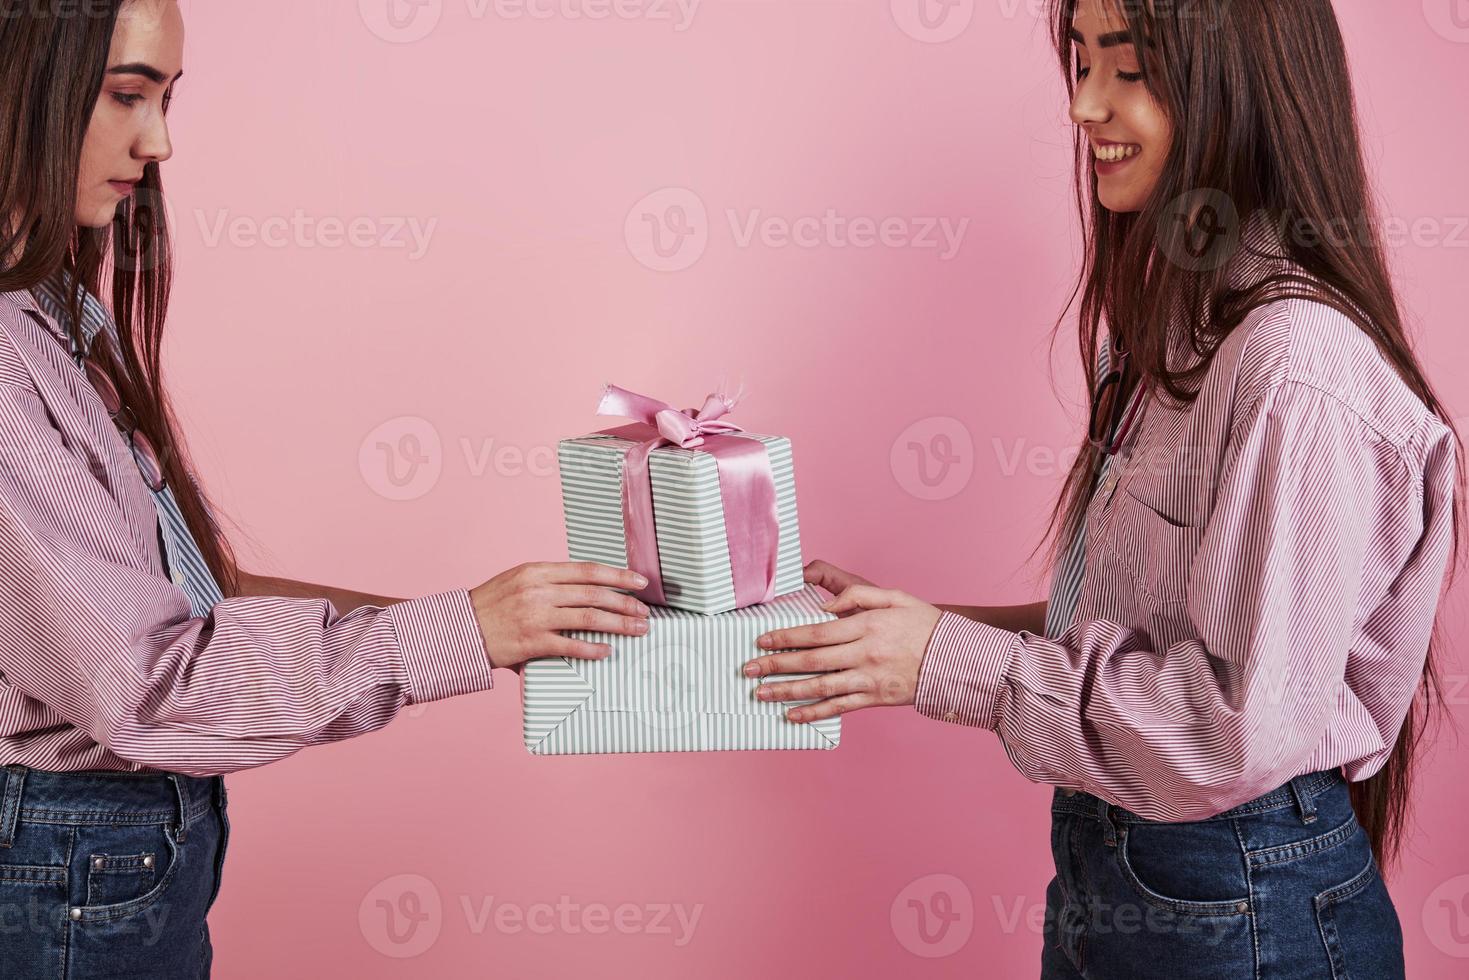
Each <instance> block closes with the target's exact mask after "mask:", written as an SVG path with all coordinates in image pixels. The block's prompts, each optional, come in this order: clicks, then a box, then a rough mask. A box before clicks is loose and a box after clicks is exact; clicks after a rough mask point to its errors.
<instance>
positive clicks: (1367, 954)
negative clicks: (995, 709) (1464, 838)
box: [1041, 770, 1403, 980]
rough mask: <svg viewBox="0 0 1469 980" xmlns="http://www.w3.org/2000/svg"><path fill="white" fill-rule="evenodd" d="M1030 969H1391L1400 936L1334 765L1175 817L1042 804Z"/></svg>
mask: <svg viewBox="0 0 1469 980" xmlns="http://www.w3.org/2000/svg"><path fill="white" fill-rule="evenodd" d="M1051 850H1052V852H1053V855H1054V857H1055V861H1056V876H1055V877H1054V878H1053V879H1051V883H1050V885H1049V886H1048V887H1047V889H1046V918H1045V942H1044V947H1043V951H1042V954H1041V977H1042V980H1078V978H1084V980H1114V978H1117V980H1152V978H1155V977H1156V978H1167V980H1188V978H1192V977H1209V978H1215V977H1218V978H1228V980H1235V978H1254V980H1275V978H1281V980H1285V978H1289V980H1318V978H1319V980H1401V978H1402V977H1403V934H1402V928H1401V926H1400V925H1399V923H1398V915H1397V911H1396V910H1395V909H1394V908H1393V903H1392V899H1391V898H1390V897H1389V896H1388V893H1387V888H1386V886H1384V884H1383V882H1382V878H1381V876H1380V875H1379V874H1378V868H1377V863H1376V861H1375V860H1374V859H1373V857H1372V849H1371V846H1370V845H1369V843H1368V840H1367V835H1366V833H1365V832H1364V831H1363V830H1362V825H1361V824H1360V823H1358V822H1357V818H1356V815H1355V814H1354V813H1353V812H1352V806H1351V801H1350V798H1349V796H1348V792H1347V783H1346V780H1345V779H1344V778H1343V777H1342V775H1341V773H1340V771H1338V770H1331V771H1326V772H1316V773H1309V774H1306V775H1302V776H1297V777H1296V778H1295V779H1293V780H1291V781H1290V782H1288V783H1286V784H1285V785H1284V786H1281V787H1280V788H1279V789H1276V790H1274V791H1272V792H1270V793H1266V794H1265V795H1264V796H1260V797H1257V798H1255V799H1253V800H1251V801H1250V802H1248V803H1244V804H1241V805H1240V806H1237V807H1235V808H1234V809H1232V810H1226V811H1225V812H1223V813H1220V814H1217V815H1215V816H1213V817H1209V818H1208V819H1205V820H1199V821H1192V822H1188V823H1163V822H1159V821H1153V820H1145V819H1143V818H1142V817H1139V816H1137V815H1136V814H1134V813H1131V812H1130V811H1127V810H1124V809H1122V808H1121V807H1118V806H1113V805H1112V804H1110V803H1107V802H1105V801H1104V800H1101V799H1099V798H1097V797H1096V796H1093V795H1091V794H1089V793H1076V794H1074V795H1070V796H1068V795H1066V794H1065V793H1064V792H1063V791H1062V790H1060V789H1057V790H1056V792H1055V795H1054V798H1053V802H1052V804H1051Z"/></svg>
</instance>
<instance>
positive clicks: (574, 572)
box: [546, 561, 648, 592]
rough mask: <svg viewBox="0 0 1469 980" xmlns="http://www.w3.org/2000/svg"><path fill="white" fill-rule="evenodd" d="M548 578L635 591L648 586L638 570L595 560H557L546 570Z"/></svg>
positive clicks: (558, 582) (572, 583) (556, 581)
mask: <svg viewBox="0 0 1469 980" xmlns="http://www.w3.org/2000/svg"><path fill="white" fill-rule="evenodd" d="M546 576H547V580H548V581H550V582H553V583H556V584H560V585H605V586H607V587H608V588H612V589H630V590H632V591H634V592H636V591H638V590H640V589H645V588H647V587H648V580H647V579H646V578H644V577H643V576H641V575H639V574H638V573H637V572H634V571H631V570H629V569H626V568H618V567H617V566H615V565H603V564H601V563H600V562H595V561H565V562H555V563H553V564H552V565H550V567H549V568H548V569H547V571H546Z"/></svg>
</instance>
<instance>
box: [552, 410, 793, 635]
mask: <svg viewBox="0 0 1469 980" xmlns="http://www.w3.org/2000/svg"><path fill="white" fill-rule="evenodd" d="M736 435H737V436H740V437H744V438H748V439H758V440H760V441H761V442H763V443H765V448H766V452H768V453H769V454H770V469H771V472H772V474H773V475H774V477H775V496H776V516H777V517H778V519H779V522H780V546H779V549H778V550H777V557H776V567H775V595H776V596H782V595H788V594H790V593H792V592H797V591H799V590H800V589H802V588H803V587H804V586H805V584H806V583H805V576H804V573H803V569H804V565H805V562H804V561H802V559H801V525H800V521H799V519H798V518H797V515H796V475H795V466H794V462H793V460H792V456H791V441H790V440H789V439H787V438H785V437H784V436H764V435H757V434H755V433H751V432H742V433H736ZM635 445H637V443H636V442H634V441H632V440H631V439H623V438H621V437H619V436H604V435H592V436H583V437H581V438H578V439H564V440H562V441H561V444H560V446H559V448H558V453H557V455H558V458H559V462H560V468H561V499H562V504H563V506H564V508H565V512H566V539H567V545H568V548H569V551H570V553H571V560H572V561H595V562H601V563H603V564H605V565H616V566H617V567H619V568H626V567H627V540H626V537H625V535H624V532H623V522H622V464H623V458H624V457H625V456H626V455H627V451H628V450H629V449H631V448H632V447H633V446H635ZM648 471H649V476H650V477H651V480H652V484H653V515H654V523H655V525H656V530H655V533H656V535H657V538H658V560H659V568H660V571H661V574H662V577H663V592H664V596H665V600H666V602H667V604H668V605H670V606H674V607H675V608H678V609H687V610H689V611H690V612H697V613H703V614H704V615H706V616H713V615H717V614H719V613H723V612H727V611H729V610H731V609H734V608H735V591H734V573H733V572H732V571H731V570H730V566H729V541H728V539H727V537H726V536H725V529H724V509H723V506H722V504H721V500H720V495H719V470H718V468H717V464H716V462H715V459H714V457H713V456H711V455H710V454H708V453H706V452H702V451H700V450H697V449H680V448H678V447H677V446H665V447H663V448H661V449H655V450H653V452H652V453H651V454H650V455H649V457H648Z"/></svg>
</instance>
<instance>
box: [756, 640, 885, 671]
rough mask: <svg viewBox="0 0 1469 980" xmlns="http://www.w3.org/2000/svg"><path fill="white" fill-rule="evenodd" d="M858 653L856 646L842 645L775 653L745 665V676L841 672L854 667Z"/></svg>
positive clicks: (853, 644)
mask: <svg viewBox="0 0 1469 980" xmlns="http://www.w3.org/2000/svg"><path fill="white" fill-rule="evenodd" d="M860 652H861V651H860V650H859V649H858V648H857V644H855V643H843V644H839V645H838V646H833V647H817V648H816V649H814V650H798V651H796V652H794V653H777V654H774V655H772V656H769V657H758V658H756V659H754V660H751V661H750V662H749V663H747V664H745V676H746V677H769V676H771V675H772V674H815V673H818V672H820V671H828V670H842V669H845V668H847V667H851V666H854V665H855V664H856V663H857V661H858V657H859V655H860Z"/></svg>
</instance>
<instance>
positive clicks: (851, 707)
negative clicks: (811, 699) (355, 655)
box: [786, 694, 877, 724]
mask: <svg viewBox="0 0 1469 980" xmlns="http://www.w3.org/2000/svg"><path fill="white" fill-rule="evenodd" d="M875 704H877V701H876V700H874V699H873V697H872V695H870V694H844V695H842V696H841V697H837V698H828V699H827V700H825V701H817V702H816V703H815V704H803V705H801V706H800V707H799V708H792V709H791V710H790V711H787V712H786V718H788V719H789V720H791V721H794V722H798V723H800V724H806V723H808V722H813V721H820V720H821V719H823V718H835V717H836V716H837V715H844V714H846V713H847V712H849V711H856V710H857V709H859V708H870V707H872V706H873V705H875Z"/></svg>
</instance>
